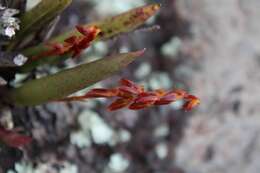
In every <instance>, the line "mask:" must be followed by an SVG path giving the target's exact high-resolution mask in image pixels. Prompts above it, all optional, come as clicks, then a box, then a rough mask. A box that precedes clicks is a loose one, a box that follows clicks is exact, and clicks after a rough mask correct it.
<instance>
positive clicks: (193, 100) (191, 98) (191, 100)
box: [183, 95, 200, 111]
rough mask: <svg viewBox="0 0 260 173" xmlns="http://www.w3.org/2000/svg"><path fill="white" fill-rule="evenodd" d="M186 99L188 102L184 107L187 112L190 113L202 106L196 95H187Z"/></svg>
mask: <svg viewBox="0 0 260 173" xmlns="http://www.w3.org/2000/svg"><path fill="white" fill-rule="evenodd" d="M185 99H187V102H186V103H185V104H184V105H183V109H184V110H185V111H190V110H192V109H193V108H194V107H196V106H198V105H199V104H200V99H199V98H197V97H196V96H194V95H187V96H186V97H185Z"/></svg>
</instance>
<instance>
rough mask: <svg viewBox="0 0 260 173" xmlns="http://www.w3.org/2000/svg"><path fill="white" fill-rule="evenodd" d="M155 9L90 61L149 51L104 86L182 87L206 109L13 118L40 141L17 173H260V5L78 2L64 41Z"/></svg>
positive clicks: (67, 108)
mask: <svg viewBox="0 0 260 173" xmlns="http://www.w3.org/2000/svg"><path fill="white" fill-rule="evenodd" d="M37 1H38V0H30V1H28V2H29V4H27V8H28V9H29V8H31V7H32V6H33V5H34V4H36V3H37ZM153 2H159V3H161V4H162V9H161V11H160V13H158V14H157V15H156V16H155V17H154V18H152V19H151V20H149V22H148V23H147V25H146V26H143V28H139V29H137V30H136V31H134V32H132V33H129V34H126V35H121V36H119V37H117V38H114V39H112V40H109V41H107V42H99V43H96V44H95V45H94V46H93V47H92V48H91V49H89V50H88V51H87V52H86V54H88V56H89V58H88V59H87V61H91V60H93V59H98V58H102V57H104V56H106V55H109V54H112V53H116V52H123V51H127V50H137V49H142V48H144V47H145V48H147V51H146V53H145V55H144V56H143V57H142V58H139V59H138V60H137V61H136V62H134V63H133V64H131V65H130V66H129V67H128V68H126V69H125V70H124V71H123V72H121V73H120V74H117V75H116V76H114V77H112V78H109V79H107V80H104V81H103V82H101V83H98V84H97V85H96V86H95V87H97V86H103V87H111V86H115V83H116V82H117V81H118V80H119V79H120V78H121V77H125V78H129V79H131V80H133V81H136V82H138V83H141V84H144V85H145V87H146V88H148V89H158V88H165V89H170V88H173V87H175V88H182V89H186V90H188V91H190V92H191V93H192V94H194V95H196V96H198V97H199V98H200V99H201V105H200V106H199V108H197V109H195V110H193V111H192V112H183V111H182V110H180V108H181V105H182V103H181V102H178V103H174V104H171V105H167V106H161V107H156V108H151V109H145V110H142V111H130V110H126V109H124V110H120V111H116V112H113V113H111V112H108V111H106V105H107V104H108V102H107V101H104V100H93V101H89V102H85V103H69V104H61V103H58V104H54V103H52V104H47V105H44V106H38V107H36V108H28V109H26V110H14V112H13V115H14V116H15V118H14V120H15V123H16V124H18V125H20V126H23V127H24V128H25V129H27V130H28V131H31V133H32V136H33V138H34V139H35V141H34V142H33V144H32V145H31V146H30V147H29V148H26V152H25V153H24V157H23V159H20V158H21V157H20V156H17V161H16V164H15V170H16V171H17V172H18V173H56V172H57V173H58V172H60V173H124V172H125V173H220V172H221V173H245V172H246V173H259V170H260V164H259V161H260V157H259V156H260V136H259V135H260V115H259V112H260V106H259V103H260V87H259V84H260V73H259V67H260V44H259V43H260V22H259V19H260V10H259V9H260V1H259V0H196V1H192V0H161V1H160V0H158V1H155V0H74V1H73V3H72V5H71V6H70V7H69V8H67V9H66V11H65V12H64V13H63V14H62V15H61V17H60V20H59V23H58V26H57V28H56V30H55V33H60V32H63V31H65V30H68V29H69V28H72V27H73V26H75V25H77V24H79V23H87V22H90V21H94V20H97V19H102V18H104V17H106V16H110V15H115V14H118V13H120V12H124V11H126V10H128V9H131V8H134V7H137V6H141V5H144V4H149V3H153ZM155 25H159V26H160V27H161V29H159V30H158V29H156V27H154V26H155ZM67 65H68V66H70V65H71V66H74V65H75V62H73V61H68V62H67ZM54 70H55V69H54ZM258 94H259V95H258ZM25 111H26V113H25ZM21 114H22V115H21ZM5 159H6V158H5ZM12 172H14V171H9V172H8V173H12Z"/></svg>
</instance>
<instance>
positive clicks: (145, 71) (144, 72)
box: [134, 62, 152, 79]
mask: <svg viewBox="0 0 260 173" xmlns="http://www.w3.org/2000/svg"><path fill="white" fill-rule="evenodd" d="M151 71H152V68H151V65H150V64H149V63H146V62H145V63H142V64H141V65H140V66H139V67H138V68H137V69H136V70H135V72H134V75H135V76H136V77H137V78H139V79H142V78H145V77H147V76H148V75H149V74H150V73H151Z"/></svg>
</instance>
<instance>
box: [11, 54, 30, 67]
mask: <svg viewBox="0 0 260 173" xmlns="http://www.w3.org/2000/svg"><path fill="white" fill-rule="evenodd" d="M27 60H28V58H27V57H25V56H24V55H22V54H18V55H16V56H15V57H14V60H13V61H14V63H15V64H16V65H18V66H22V65H24V63H25V62H26V61H27Z"/></svg>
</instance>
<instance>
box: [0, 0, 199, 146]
mask: <svg viewBox="0 0 260 173" xmlns="http://www.w3.org/2000/svg"><path fill="white" fill-rule="evenodd" d="M71 1H72V0H57V1H54V0H42V1H41V2H40V3H39V4H38V5H37V6H35V7H34V8H32V9H31V10H29V11H26V12H20V13H19V11H18V10H16V9H8V8H6V7H4V6H3V5H1V9H0V17H1V18H0V34H1V38H2V41H1V45H0V46H1V49H0V107H1V108H3V107H5V106H10V105H11V106H34V105H40V104H44V103H48V102H49V103H51V102H69V101H83V100H88V99H93V98H99V97H103V98H116V100H115V101H114V102H113V103H112V104H111V105H110V106H109V107H108V110H110V111H114V110H117V109H120V108H124V107H127V108H128V109H132V110H139V109H143V108H147V107H151V106H155V105H164V104H169V103H171V102H174V101H177V100H180V99H181V100H184V101H185V104H184V106H183V108H184V109H185V110H191V109H192V108H193V107H195V106H197V105H198V104H199V102H200V101H199V99H198V98H197V97H195V96H193V95H190V94H188V93H187V92H185V91H183V90H172V91H165V90H163V89H159V90H156V91H145V89H144V88H143V87H142V86H140V85H137V84H136V83H134V82H132V81H130V80H127V79H121V80H120V82H119V86H117V87H115V88H112V89H104V88H96V89H93V90H90V91H89V92H87V93H86V94H85V95H83V96H70V95H71V94H73V93H75V92H77V91H79V90H81V89H84V88H86V87H88V86H91V85H93V84H94V83H96V82H99V81H101V80H103V79H106V78H108V77H109V76H111V75H113V74H114V73H116V72H118V71H120V70H122V69H124V68H125V67H126V66H127V65H128V64H130V63H131V62H132V61H134V60H135V59H136V58H137V57H140V56H142V54H143V53H144V52H145V49H142V50H137V51H133V52H127V53H118V54H114V55H111V56H110V57H105V58H102V59H99V60H96V61H93V62H89V63H85V64H81V65H78V66H76V67H73V68H69V69H65V70H60V71H59V72H57V73H55V74H51V75H47V76H45V77H41V78H36V79H35V78H32V77H28V78H27V79H26V80H24V81H23V82H20V83H19V86H18V84H13V82H14V78H13V76H14V75H15V74H17V73H25V74H28V76H30V75H31V76H33V75H32V74H34V73H35V71H37V69H38V67H40V66H43V65H46V64H47V65H49V66H55V65H56V64H59V63H61V62H63V61H65V60H66V59H68V58H77V57H78V56H79V55H81V53H82V51H83V50H85V49H87V48H88V47H89V46H91V45H92V44H95V42H97V41H100V40H107V39H109V38H112V37H115V36H117V35H119V34H122V33H127V32H130V31H133V30H134V29H136V28H137V27H139V26H141V25H142V24H143V23H144V22H145V21H146V20H147V19H148V18H150V17H151V16H153V15H154V14H155V13H156V12H158V10H159V9H160V5H159V4H151V5H146V6H142V7H138V8H135V9H132V10H130V11H127V12H125V13H122V14H119V15H117V16H113V17H108V18H106V19H104V20H101V21H96V22H92V23H89V24H78V25H77V26H75V29H73V30H71V31H68V32H65V33H62V34H60V35H57V36H55V37H52V38H50V39H48V40H47V41H42V42H41V43H39V42H37V41H35V39H34V38H35V36H36V35H37V33H39V32H40V31H41V30H43V29H44V28H46V26H50V25H51V23H52V22H53V21H54V20H55V18H57V16H59V14H60V13H61V12H62V11H63V10H64V9H65V8H66V7H67V6H69V5H70V3H71ZM18 13H19V15H17V14H18ZM16 15H17V16H16ZM0 140H1V142H2V143H4V144H6V145H9V146H12V147H20V146H22V145H24V144H27V143H29V142H30V140H31V139H30V138H29V137H26V136H23V135H20V134H18V133H17V131H16V130H7V129H5V128H4V127H2V126H0Z"/></svg>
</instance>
